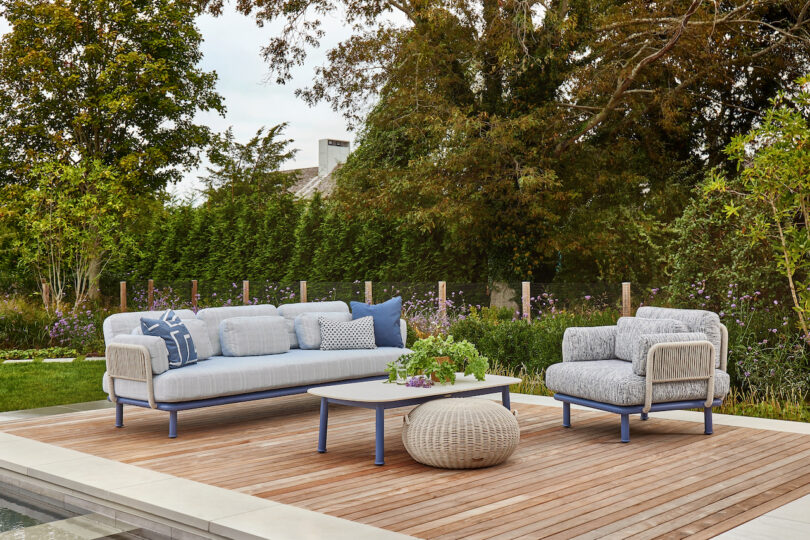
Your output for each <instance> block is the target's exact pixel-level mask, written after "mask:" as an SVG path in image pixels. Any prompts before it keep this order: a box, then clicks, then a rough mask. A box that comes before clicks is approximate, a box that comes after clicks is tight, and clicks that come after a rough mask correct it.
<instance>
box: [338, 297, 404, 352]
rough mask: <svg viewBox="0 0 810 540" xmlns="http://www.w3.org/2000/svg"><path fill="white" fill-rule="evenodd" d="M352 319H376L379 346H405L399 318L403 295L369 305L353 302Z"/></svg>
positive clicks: (375, 327) (375, 328)
mask: <svg viewBox="0 0 810 540" xmlns="http://www.w3.org/2000/svg"><path fill="white" fill-rule="evenodd" d="M351 305H352V319H361V318H363V317H369V316H370V317H372V318H373V319H374V341H375V342H376V343H377V347H400V348H402V347H404V346H405V344H404V343H402V333H401V332H400V327H399V319H400V318H401V316H402V297H401V296H397V297H395V298H392V299H391V300H388V301H387V302H383V303H382V304H376V305H373V306H372V305H369V304H364V303H363V302H352V304H351Z"/></svg>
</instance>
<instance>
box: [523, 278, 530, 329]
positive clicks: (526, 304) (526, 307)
mask: <svg viewBox="0 0 810 540" xmlns="http://www.w3.org/2000/svg"><path fill="white" fill-rule="evenodd" d="M522 293H523V294H522V297H523V318H524V319H526V320H527V321H530V322H531V320H532V301H531V298H532V284H531V282H529V281H524V282H523V291H522Z"/></svg>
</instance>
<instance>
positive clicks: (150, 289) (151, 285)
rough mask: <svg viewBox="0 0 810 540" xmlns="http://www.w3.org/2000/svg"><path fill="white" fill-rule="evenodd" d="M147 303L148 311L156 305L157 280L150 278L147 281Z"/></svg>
mask: <svg viewBox="0 0 810 540" xmlns="http://www.w3.org/2000/svg"><path fill="white" fill-rule="evenodd" d="M146 304H147V308H146V309H147V311H152V309H153V308H154V306H155V280H154V279H150V280H149V281H147V282H146Z"/></svg>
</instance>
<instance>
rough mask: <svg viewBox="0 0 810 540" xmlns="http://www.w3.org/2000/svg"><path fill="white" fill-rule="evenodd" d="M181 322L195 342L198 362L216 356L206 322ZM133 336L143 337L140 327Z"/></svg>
mask: <svg viewBox="0 0 810 540" xmlns="http://www.w3.org/2000/svg"><path fill="white" fill-rule="evenodd" d="M180 321H181V322H182V323H183V324H184V325H186V328H188V333H189V334H191V341H193V342H194V349H195V350H196V351H197V360H206V359H208V358H211V357H212V356H214V347H213V346H212V345H211V339H210V338H209V337H208V325H207V324H205V321H201V320H200V319H180ZM132 335H134V336H142V335H143V330H141V326H140V325H138V326H136V327H135V328H133V329H132Z"/></svg>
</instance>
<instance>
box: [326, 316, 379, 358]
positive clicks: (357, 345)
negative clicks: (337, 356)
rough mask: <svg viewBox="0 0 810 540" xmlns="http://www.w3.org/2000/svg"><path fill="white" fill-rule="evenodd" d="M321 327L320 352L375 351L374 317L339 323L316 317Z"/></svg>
mask: <svg viewBox="0 0 810 540" xmlns="http://www.w3.org/2000/svg"><path fill="white" fill-rule="evenodd" d="M318 324H319V325H320V327H321V350H322V351H337V350H345V349H376V348H377V343H376V342H375V341H374V317H371V316H369V317H362V318H360V319H355V320H353V321H349V322H340V321H334V320H332V319H328V318H326V317H318Z"/></svg>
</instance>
